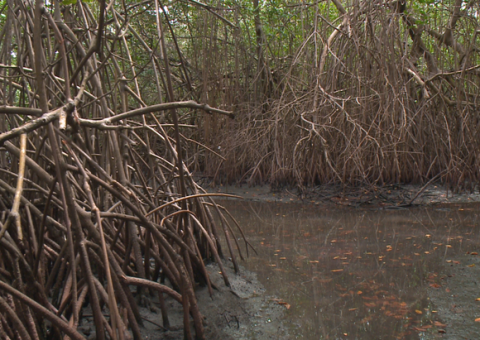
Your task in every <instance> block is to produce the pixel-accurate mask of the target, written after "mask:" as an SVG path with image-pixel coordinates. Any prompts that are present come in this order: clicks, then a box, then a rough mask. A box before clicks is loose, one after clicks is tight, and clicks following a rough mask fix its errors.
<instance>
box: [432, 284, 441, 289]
mask: <svg viewBox="0 0 480 340" xmlns="http://www.w3.org/2000/svg"><path fill="white" fill-rule="evenodd" d="M430 287H432V288H440V287H441V285H439V284H438V283H430Z"/></svg>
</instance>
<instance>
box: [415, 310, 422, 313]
mask: <svg viewBox="0 0 480 340" xmlns="http://www.w3.org/2000/svg"><path fill="white" fill-rule="evenodd" d="M415 313H417V314H423V312H422V311H421V310H418V309H416V310H415Z"/></svg>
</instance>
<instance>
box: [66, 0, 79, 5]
mask: <svg viewBox="0 0 480 340" xmlns="http://www.w3.org/2000/svg"><path fill="white" fill-rule="evenodd" d="M76 3H77V0H63V1H62V5H65V6H68V5H75V4H76Z"/></svg>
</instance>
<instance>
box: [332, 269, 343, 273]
mask: <svg viewBox="0 0 480 340" xmlns="http://www.w3.org/2000/svg"><path fill="white" fill-rule="evenodd" d="M339 272H343V269H332V273H339Z"/></svg>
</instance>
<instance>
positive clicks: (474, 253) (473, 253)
mask: <svg viewBox="0 0 480 340" xmlns="http://www.w3.org/2000/svg"><path fill="white" fill-rule="evenodd" d="M470 255H478V253H477V252H476V251H474V252H471V253H470Z"/></svg>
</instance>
